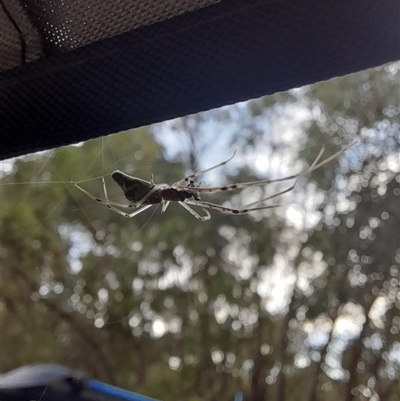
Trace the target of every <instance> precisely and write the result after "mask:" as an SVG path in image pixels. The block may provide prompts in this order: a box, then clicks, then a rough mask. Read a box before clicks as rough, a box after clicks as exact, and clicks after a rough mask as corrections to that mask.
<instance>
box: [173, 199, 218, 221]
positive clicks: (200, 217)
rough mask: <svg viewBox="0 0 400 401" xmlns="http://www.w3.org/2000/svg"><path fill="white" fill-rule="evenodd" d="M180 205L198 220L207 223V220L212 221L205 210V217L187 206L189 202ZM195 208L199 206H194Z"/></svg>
mask: <svg viewBox="0 0 400 401" xmlns="http://www.w3.org/2000/svg"><path fill="white" fill-rule="evenodd" d="M178 203H179V204H180V205H181V206H182V207H183V208H184V209H186V210H187V211H188V212H189V213H190V214H191V215H192V216H194V217H195V218H196V219H197V220H200V221H206V220H210V219H211V215H210V213H209V212H208V210H205V209H203V211H204V212H205V214H206V215H205V216H200V215H199V214H198V213H197V212H195V211H194V210H193V209H192V208H191V207H189V206H188V205H187V203H189V202H179V201H178ZM194 205H195V206H197V204H194Z"/></svg>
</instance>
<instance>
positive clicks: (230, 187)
mask: <svg viewBox="0 0 400 401" xmlns="http://www.w3.org/2000/svg"><path fill="white" fill-rule="evenodd" d="M353 145H354V143H353V144H351V145H350V146H353ZM350 146H347V147H345V148H343V149H341V150H339V151H338V152H336V153H335V154H334V155H332V156H330V157H328V158H327V159H325V160H323V161H322V162H320V163H318V162H319V160H320V159H321V157H322V154H323V153H324V150H325V147H324V146H323V147H322V149H321V150H320V152H319V153H318V156H317V157H316V159H315V160H314V161H313V163H312V164H311V166H310V167H309V168H307V169H306V170H304V171H302V172H300V173H299V174H293V175H290V176H288V177H283V178H277V179H273V180H260V181H249V182H242V183H239V184H231V185H226V186H223V187H210V188H202V187H195V188H193V187H183V188H181V189H182V190H184V191H189V192H193V193H218V192H225V191H236V190H238V189H244V188H248V187H253V186H257V185H267V184H272V183H275V182H283V181H288V180H292V179H294V178H298V177H302V176H304V175H307V174H309V173H311V172H312V171H314V170H316V169H318V168H320V167H322V166H324V165H325V164H327V163H329V162H330V161H332V160H333V159H335V158H336V157H337V156H339V155H340V154H341V153H343V152H344V151H346V150H347V149H348V148H349V147H350Z"/></svg>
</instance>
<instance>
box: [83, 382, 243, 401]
mask: <svg viewBox="0 0 400 401" xmlns="http://www.w3.org/2000/svg"><path fill="white" fill-rule="evenodd" d="M88 388H89V389H90V390H93V391H97V392H98V393H102V394H105V395H109V396H111V397H115V398H117V399H119V400H124V401H157V400H155V399H154V398H149V397H146V396H144V395H140V394H136V393H132V392H130V391H127V390H123V389H122V388H118V387H114V386H110V385H109V384H104V383H102V382H99V381H97V380H90V381H89V383H88ZM235 401H236V400H235Z"/></svg>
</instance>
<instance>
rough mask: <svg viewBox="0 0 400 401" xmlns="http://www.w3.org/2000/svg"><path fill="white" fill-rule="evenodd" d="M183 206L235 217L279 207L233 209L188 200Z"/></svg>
mask: <svg viewBox="0 0 400 401" xmlns="http://www.w3.org/2000/svg"><path fill="white" fill-rule="evenodd" d="M179 203H182V202H179ZM185 204H186V205H188V204H189V205H191V206H200V207H202V208H206V209H212V210H216V211H217V212H222V213H228V214H234V215H236V216H240V215H243V214H247V213H250V212H256V211H257V210H264V209H273V208H275V207H279V206H280V205H271V206H259V207H252V208H248V209H233V208H231V207H225V206H221V205H217V204H215V203H210V202H202V201H188V200H186V201H185ZM182 206H183V205H182ZM192 214H193V213H192Z"/></svg>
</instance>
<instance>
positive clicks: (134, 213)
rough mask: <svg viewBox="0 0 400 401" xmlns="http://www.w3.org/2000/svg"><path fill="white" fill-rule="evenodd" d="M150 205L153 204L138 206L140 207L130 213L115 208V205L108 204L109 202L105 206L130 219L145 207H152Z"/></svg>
mask: <svg viewBox="0 0 400 401" xmlns="http://www.w3.org/2000/svg"><path fill="white" fill-rule="evenodd" d="M152 206H153V205H146V206H143V207H142V208H140V209H137V210H135V211H134V212H132V213H126V212H123V211H122V210H119V209H117V208H116V207H115V206H112V205H109V204H108V205H107V207H108V208H109V209H111V210H112V211H114V212H115V213H118V214H120V215H121V216H124V217H126V218H127V219H131V218H132V217H135V216H137V215H138V214H140V213H142V212H144V211H145V210H146V209H148V208H149V207H152Z"/></svg>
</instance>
